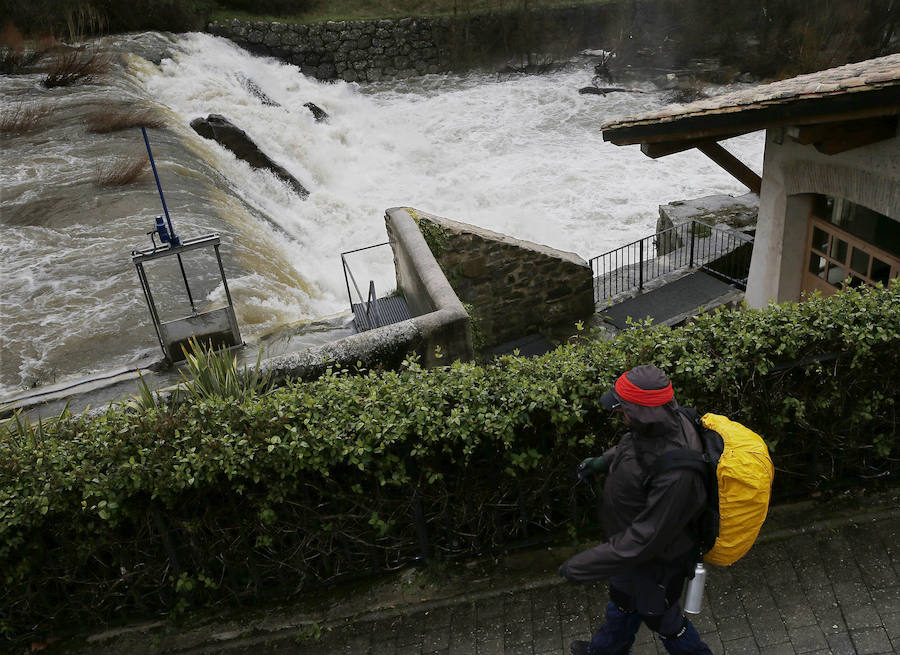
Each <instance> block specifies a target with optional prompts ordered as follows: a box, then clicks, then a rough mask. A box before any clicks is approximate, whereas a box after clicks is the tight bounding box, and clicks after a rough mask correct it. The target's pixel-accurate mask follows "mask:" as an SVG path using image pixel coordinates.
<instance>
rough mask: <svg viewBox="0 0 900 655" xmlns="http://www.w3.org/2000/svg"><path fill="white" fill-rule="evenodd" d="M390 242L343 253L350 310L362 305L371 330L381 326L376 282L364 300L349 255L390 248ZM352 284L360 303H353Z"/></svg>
mask: <svg viewBox="0 0 900 655" xmlns="http://www.w3.org/2000/svg"><path fill="white" fill-rule="evenodd" d="M389 245H390V241H385V242H384V243H376V244H375V245H374V246H365V247H364V248H356V249H355V250H348V251H346V252H342V253H341V263H342V264H343V265H344V283H345V284H346V285H347V298H349V300H350V308H351V309H353V306H354V305H355V304H356V305H361V306H362V307H363V308H364V310H365V322H366V324H367V326H368V327H369V328H372V327H379V326H380V325H381V313H380V311H379V309H378V297H377V295H376V294H375V281H374V280H370V281H369V294H368V297H367V298H363V295H362V292H361V291H360V290H359V285H358V284H357V283H356V278H354V277H353V271H351V270H350V265H349V264H348V263H347V255H351V254H353V253H355V252H362V251H363V250H371V249H372V248H380V247H381V246H389ZM350 282H353V289H354V290H355V291H356V297H357V298H359V302H358V303H354V302H353V294H352V293H351V291H350Z"/></svg>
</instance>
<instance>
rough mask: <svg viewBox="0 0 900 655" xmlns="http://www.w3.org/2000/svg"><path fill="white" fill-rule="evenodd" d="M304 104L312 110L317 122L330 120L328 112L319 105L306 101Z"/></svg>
mask: <svg viewBox="0 0 900 655" xmlns="http://www.w3.org/2000/svg"><path fill="white" fill-rule="evenodd" d="M303 106H304V107H306V108H307V109H309V110H310V111H311V112H312V115H313V116H314V117H315V119H316V122H317V123H319V122H322V121H327V120H328V113H327V112H326V111H325V110H324V109H322V108H321V107H319V106H318V105H316V104H314V103H312V102H304V103H303Z"/></svg>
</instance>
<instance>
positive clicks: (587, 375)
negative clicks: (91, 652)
mask: <svg viewBox="0 0 900 655" xmlns="http://www.w3.org/2000/svg"><path fill="white" fill-rule="evenodd" d="M646 362H652V363H655V364H657V365H659V366H661V367H662V368H664V369H665V370H667V371H668V372H669V374H670V375H671V377H672V379H673V381H674V384H675V388H676V393H677V396H678V398H679V399H680V400H681V402H682V404H685V405H692V406H695V407H697V408H699V409H701V410H707V411H710V410H711V411H716V412H719V413H724V414H728V415H730V416H732V417H734V418H737V419H739V420H741V421H743V422H745V423H746V424H747V425H748V426H750V427H752V428H753V429H755V430H757V431H758V432H760V433H761V434H763V435H764V437H765V438H766V439H767V440H768V442H769V444H770V445H771V446H772V447H773V448H774V455H775V462H776V467H777V473H776V485H777V488H778V490H780V491H786V490H798V489H812V488H815V487H817V486H819V485H821V484H823V483H829V482H832V481H835V480H844V481H846V480H852V479H855V478H856V477H858V476H870V477H871V476H879V475H889V474H891V473H892V472H896V468H897V465H896V462H897V457H898V455H900V453H898V445H897V439H896V435H897V399H898V398H897V397H898V394H897V391H896V389H895V387H894V384H895V380H896V371H897V370H900V284H894V285H893V286H892V287H891V288H889V289H882V290H856V291H850V292H847V293H843V294H839V295H837V296H835V297H833V298H830V299H827V300H826V299H821V298H815V299H813V300H811V301H810V302H807V303H804V304H799V305H798V304H786V305H779V306H772V307H770V308H768V309H766V310H760V311H757V310H744V311H739V310H738V311H726V312H717V313H714V314H710V315H705V316H702V317H699V318H698V319H697V320H696V321H695V322H693V323H692V324H690V325H688V326H686V327H682V328H678V329H668V328H647V329H635V330H631V331H628V332H626V333H624V334H623V336H622V337H621V338H619V339H617V340H615V341H608V342H600V341H591V340H588V339H584V340H581V341H580V342H579V343H573V344H570V345H567V346H564V347H561V348H559V349H557V350H555V351H553V352H551V353H548V354H547V355H544V356H542V357H539V358H534V359H522V358H517V357H505V358H502V359H500V360H497V362H496V364H494V365H489V366H479V365H474V364H459V363H457V364H454V365H452V366H449V367H447V368H442V369H432V370H423V369H421V368H420V367H419V365H418V364H417V363H416V362H414V361H413V362H407V365H406V366H405V367H404V368H403V369H402V370H400V371H381V372H370V373H368V374H363V375H352V376H351V375H347V374H344V373H342V372H339V371H336V372H332V373H330V374H328V375H326V376H325V377H323V378H321V379H319V380H317V381H315V382H311V383H305V384H288V385H287V386H285V387H283V388H278V389H275V390H272V391H269V392H268V393H266V394H264V395H260V396H255V397H251V398H249V399H246V400H243V401H241V402H238V401H235V400H225V399H212V400H207V401H203V402H198V403H195V404H185V405H182V406H179V407H178V408H177V409H174V410H167V409H164V408H162V409H157V410H154V411H135V410H133V409H131V410H128V409H126V408H124V407H122V408H119V409H114V410H111V411H109V412H108V413H106V414H105V415H102V416H99V417H94V418H86V417H83V418H72V419H66V420H62V421H59V422H54V423H52V424H51V425H48V426H45V428H44V429H43V431H42V432H39V433H36V434H34V435H32V436H28V435H22V434H21V433H17V432H15V431H11V432H10V433H9V434H7V435H5V436H4V437H3V438H2V440H0V574H2V575H0V579H2V582H3V586H2V589H0V621H2V629H3V631H4V632H5V634H6V636H7V638H8V639H12V640H19V639H22V638H24V637H26V636H28V635H29V634H33V633H34V631H35V630H38V631H50V630H55V631H57V632H60V631H62V630H63V626H65V625H66V624H68V623H70V622H76V621H78V622H82V624H84V623H86V622H91V623H96V622H98V621H107V620H113V619H116V618H120V617H126V616H134V615H135V614H140V613H143V614H149V613H154V612H159V611H166V612H175V613H177V612H179V611H182V610H185V609H187V608H189V607H191V606H197V605H201V604H202V605H207V604H211V603H217V602H226V601H234V600H259V599H261V598H265V597H268V596H270V595H273V594H281V595H284V594H286V593H288V592H290V591H292V590H294V591H295V590H298V589H300V588H303V587H307V588H308V587H310V586H312V585H316V584H320V583H322V582H324V581H328V580H332V579H335V578H338V577H341V576H346V575H351V574H352V575H359V574H362V573H366V572H373V571H381V570H386V569H391V568H394V567H397V566H400V565H402V564H404V563H406V562H408V561H409V560H410V559H412V558H414V557H415V556H417V555H418V554H419V553H420V542H419V541H418V534H417V531H416V525H415V521H414V520H413V517H414V514H415V510H416V509H417V508H418V509H421V512H422V515H423V516H424V519H425V522H426V524H427V529H428V533H429V535H428V536H429V543H430V546H431V548H433V550H434V554H435V555H436V556H438V557H450V556H455V555H460V554H466V553H472V552H478V551H487V550H491V549H495V548H497V547H501V546H506V545H510V544H513V543H518V542H521V541H522V540H525V539H528V538H532V539H533V538H534V537H535V536H541V535H547V534H556V535H559V534H560V533H559V531H560V530H565V529H568V530H569V531H572V530H581V529H583V528H584V527H585V526H590V525H593V523H594V520H593V519H594V509H595V508H594V505H593V502H594V500H593V499H592V496H591V495H590V494H589V493H587V489H582V490H581V491H577V490H573V485H572V482H573V478H572V470H573V467H574V465H575V463H576V462H577V461H579V460H580V458H582V457H584V456H586V455H589V454H591V453H595V452H597V451H599V450H600V449H601V448H603V447H605V446H606V445H607V444H609V443H610V442H611V441H613V440H614V439H615V438H616V434H617V432H618V431H619V428H620V427H621V426H618V425H614V424H613V423H611V422H610V419H611V417H610V415H609V414H608V413H606V412H603V411H602V410H601V409H600V407H599V406H598V400H599V397H600V394H601V393H602V392H603V391H604V390H606V389H607V388H609V386H610V384H611V383H612V382H613V380H614V379H615V377H616V376H617V375H618V374H619V373H620V372H621V371H623V370H625V369H627V368H629V367H631V366H634V365H637V364H640V363H646Z"/></svg>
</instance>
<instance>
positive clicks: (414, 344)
mask: <svg viewBox="0 0 900 655" xmlns="http://www.w3.org/2000/svg"><path fill="white" fill-rule="evenodd" d="M413 211H414V210H409V209H407V208H393V209H388V210H387V214H386V217H385V221H386V226H387V231H388V234H389V236H390V240H391V242H392V244H391V245H392V247H393V249H394V258H395V263H396V268H397V288H398V289H399V290H400V291H401V292H402V293H403V294H404V295H405V296H406V298H407V300H408V302H409V305H410V308H411V309H412V310H413V313H414V314H415V315H414V317H413V318H411V319H409V320H405V321H402V322H400V323H395V324H393V325H386V326H383V327H379V328H375V329H373V330H368V331H366V332H362V333H357V334H350V335H346V328H345V327H340V326H336V327H335V328H334V329H333V330H332V331H331V333H332V334H334V335H341V336H339V337H338V338H336V339H335V340H333V341H329V342H328V343H321V344H318V345H315V346H312V347H307V348H305V349H302V350H299V349H289V350H287V351H286V352H285V349H284V347H283V346H282V347H281V352H280V353H279V354H278V355H275V356H272V357H267V358H265V359H263V361H262V362H261V363H260V369H261V370H262V372H264V373H270V374H271V375H272V378H273V380H275V381H276V382H278V381H281V380H284V379H286V378H293V379H296V380H313V379H315V378H317V377H319V376H321V375H322V374H323V373H325V371H326V370H327V369H329V368H333V369H334V368H343V367H347V368H356V367H359V366H361V367H363V368H372V367H384V368H393V367H397V366H399V365H400V364H401V362H402V361H403V359H404V358H406V356H407V355H409V354H410V353H418V354H419V355H420V356H421V357H422V362H423V364H424V365H425V366H440V365H446V364H449V363H451V362H453V361H456V360H470V359H472V358H473V357H474V351H473V348H472V330H471V326H470V319H469V315H468V314H467V313H466V310H465V309H464V308H463V306H462V303H461V302H460V301H459V299H458V298H457V297H456V293H455V292H454V291H453V288H452V287H451V286H450V284H449V282H447V278H446V277H445V276H444V274H443V272H442V271H441V268H440V266H438V263H437V261H435V258H434V255H433V254H432V252H431V250H430V249H429V247H428V244H427V243H426V242H425V238H424V237H423V235H422V232H421V231H420V230H419V226H418V225H417V223H416V221H415V220H414V219H413V215H412V213H411V212H413ZM345 335H346V336H345ZM267 340H268V341H276V342H277V341H281V342H284V341H290V340H289V339H281V338H280V337H279V336H278V335H274V336H272V335H269V336H267V337H266V338H264V339H263V340H261V342H265V341H267ZM260 345H261V347H263V346H265V345H266V344H265V343H261V344H260ZM250 350H251V349H250V348H247V347H245V348H244V350H243V352H241V353H240V354H239V359H238V361H239V365H242V364H246V365H247V366H250V367H252V366H253V365H254V364H255V360H256V354H257V353H256V351H255V350H254V351H253V352H250ZM264 353H265V348H264ZM154 369H156V370H154ZM158 369H159V367H158V366H153V367H151V366H147V367H145V368H135V369H128V370H122V371H117V372H112V373H109V374H106V375H101V376H96V377H94V378H91V379H88V380H83V381H79V382H75V383H69V384H61V385H57V386H55V387H49V388H45V389H39V390H33V391H31V392H28V393H24V394H22V395H20V396H18V397H16V398H12V399H10V400H9V401H7V402H6V403H5V404H2V405H0V419H2V418H7V417H9V416H11V415H12V414H13V413H14V412H16V411H17V410H22V411H24V412H26V413H27V414H28V415H30V416H32V417H36V416H37V415H38V414H40V415H41V416H43V417H48V416H53V415H55V414H58V413H60V412H61V411H62V410H63V409H64V408H66V407H68V409H69V410H70V411H73V412H81V411H84V410H85V409H87V408H90V407H93V408H98V409H97V411H99V409H104V410H105V408H106V407H108V406H109V405H110V404H115V403H118V402H121V401H122V399H123V398H126V397H127V396H128V395H129V394H134V393H136V390H137V381H138V378H139V376H143V377H144V379H145V380H146V381H147V382H148V384H149V385H150V386H152V387H154V388H156V389H158V390H160V392H161V395H162V396H163V397H164V398H165V397H167V396H169V395H170V394H171V392H172V391H173V390H174V389H175V386H176V385H177V383H178V382H179V380H180V373H179V371H178V369H176V368H172V369H169V370H167V371H159V370H158Z"/></svg>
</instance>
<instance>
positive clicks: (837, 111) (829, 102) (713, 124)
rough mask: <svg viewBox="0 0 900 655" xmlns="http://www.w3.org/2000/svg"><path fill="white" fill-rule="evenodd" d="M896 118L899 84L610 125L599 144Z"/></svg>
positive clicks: (698, 137) (714, 136) (720, 136)
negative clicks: (882, 117)
mask: <svg viewBox="0 0 900 655" xmlns="http://www.w3.org/2000/svg"><path fill="white" fill-rule="evenodd" d="M894 114H900V85H890V86H883V87H879V88H877V89H871V88H868V87H867V88H861V89H859V90H856V91H853V90H845V91H844V92H842V93H835V94H832V95H829V96H821V95H816V96H806V97H798V98H792V99H791V100H789V101H785V100H784V99H778V100H773V101H772V102H757V103H753V104H748V105H736V106H730V107H722V108H717V109H709V110H705V111H701V112H699V113H694V114H689V115H675V116H671V117H666V118H664V119H660V118H654V119H646V120H643V121H634V122H629V123H626V124H624V125H621V126H619V127H616V126H615V124H612V125H611V126H610V127H607V128H605V129H604V130H603V140H604V141H610V142H612V143H614V144H615V145H620V146H623V145H631V144H635V143H664V142H669V141H688V140H708V139H724V138H730V137H732V136H735V135H736V134H747V133H749V132H756V131H757V130H763V129H769V128H773V127H786V126H789V125H809V124H814V123H823V122H832V121H845V120H853V119H857V118H872V117H875V116H889V115H894Z"/></svg>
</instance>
